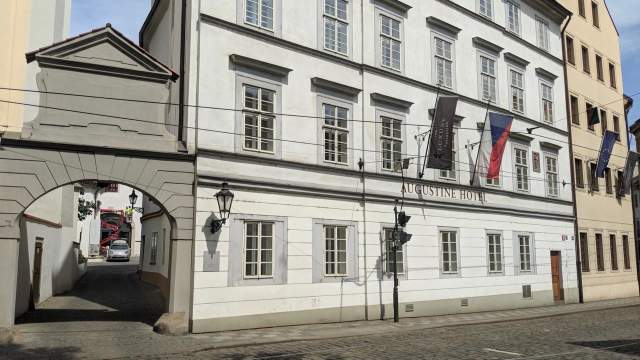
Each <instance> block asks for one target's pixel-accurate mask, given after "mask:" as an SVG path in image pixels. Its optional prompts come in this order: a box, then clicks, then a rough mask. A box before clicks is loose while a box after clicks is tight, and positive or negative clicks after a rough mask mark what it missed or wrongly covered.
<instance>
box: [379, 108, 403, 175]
mask: <svg viewBox="0 0 640 360" xmlns="http://www.w3.org/2000/svg"><path fill="white" fill-rule="evenodd" d="M380 120H381V122H382V136H381V138H380V142H381V145H382V146H381V147H382V168H383V169H385V170H391V171H394V170H395V169H396V168H395V166H396V164H397V163H399V162H401V161H402V122H401V121H400V120H397V119H392V118H390V117H387V116H382V117H380Z"/></svg>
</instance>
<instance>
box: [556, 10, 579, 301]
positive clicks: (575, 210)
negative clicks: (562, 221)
mask: <svg viewBox="0 0 640 360" xmlns="http://www.w3.org/2000/svg"><path fill="white" fill-rule="evenodd" d="M571 16H572V14H569V18H568V19H567V22H566V23H565V24H564V26H563V27H562V31H561V32H560V36H562V60H563V69H564V90H565V91H564V93H565V106H566V108H567V114H568V115H571V114H572V113H571V103H570V102H569V98H570V97H569V80H568V69H567V46H566V45H567V44H566V40H567V38H566V36H565V32H566V30H567V26H569V23H570V22H571ZM566 118H567V130H568V134H569V167H570V168H571V197H572V200H573V238H574V242H575V250H576V273H577V275H578V276H577V277H578V301H579V302H580V303H584V296H583V290H582V257H581V256H580V253H581V252H580V233H579V232H578V207H577V204H576V187H575V184H576V169H575V164H574V161H573V159H574V157H573V136H572V125H571V116H566Z"/></svg>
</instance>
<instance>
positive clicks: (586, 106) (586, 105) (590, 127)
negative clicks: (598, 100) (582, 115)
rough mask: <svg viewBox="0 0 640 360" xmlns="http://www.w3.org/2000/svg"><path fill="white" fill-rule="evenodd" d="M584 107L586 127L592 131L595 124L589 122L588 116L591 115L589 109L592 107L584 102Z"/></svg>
mask: <svg viewBox="0 0 640 360" xmlns="http://www.w3.org/2000/svg"><path fill="white" fill-rule="evenodd" d="M585 108H586V109H585V110H586V113H587V127H588V128H589V130H591V131H594V129H595V128H594V126H595V125H593V124H590V121H589V118H590V117H591V109H593V105H591V104H589V103H586V104H585Z"/></svg>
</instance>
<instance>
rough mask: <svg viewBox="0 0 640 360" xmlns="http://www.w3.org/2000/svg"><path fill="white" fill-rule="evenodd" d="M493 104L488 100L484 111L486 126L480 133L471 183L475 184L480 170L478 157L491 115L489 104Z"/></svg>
mask: <svg viewBox="0 0 640 360" xmlns="http://www.w3.org/2000/svg"><path fill="white" fill-rule="evenodd" d="M490 105H491V100H490V99H489V100H487V109H486V110H485V113H484V127H483V128H482V132H481V133H480V143H479V144H478V153H477V154H476V163H475V164H474V166H473V174H472V175H471V182H470V183H469V185H471V186H473V182H474V180H475V179H476V172H477V171H478V158H479V157H480V149H481V148H482V135H483V134H484V131H485V128H486V127H487V117H488V116H489V106H490Z"/></svg>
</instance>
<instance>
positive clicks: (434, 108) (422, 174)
mask: <svg viewBox="0 0 640 360" xmlns="http://www.w3.org/2000/svg"><path fill="white" fill-rule="evenodd" d="M439 96H440V81H438V90H437V91H436V103H435V104H434V105H433V118H432V119H431V133H430V134H429V140H427V147H426V148H425V150H424V161H423V162H422V171H421V172H420V174H419V176H420V179H422V177H423V176H424V169H425V167H426V166H427V157H428V156H429V146H431V137H432V136H433V120H434V119H435V118H436V113H437V111H438V97H439ZM428 113H429V110H427V114H428ZM418 156H420V155H418Z"/></svg>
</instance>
